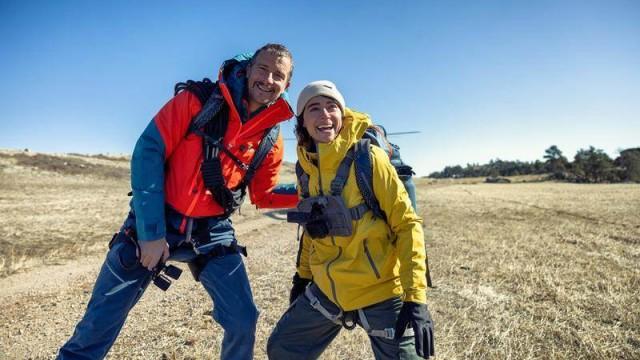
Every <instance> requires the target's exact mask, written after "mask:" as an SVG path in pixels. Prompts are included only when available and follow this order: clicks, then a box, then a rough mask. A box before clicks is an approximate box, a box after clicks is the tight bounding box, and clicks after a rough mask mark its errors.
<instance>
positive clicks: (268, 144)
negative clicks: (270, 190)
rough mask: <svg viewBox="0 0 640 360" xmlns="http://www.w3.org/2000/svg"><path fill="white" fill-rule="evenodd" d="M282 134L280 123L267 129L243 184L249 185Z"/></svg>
mask: <svg viewBox="0 0 640 360" xmlns="http://www.w3.org/2000/svg"><path fill="white" fill-rule="evenodd" d="M279 135H280V125H276V126H274V127H272V128H271V129H269V130H267V131H265V133H264V136H263V137H262V140H260V145H258V149H257V150H256V152H255V153H254V154H253V159H251V163H249V167H248V168H247V172H246V173H245V175H244V179H242V184H244V185H249V183H250V182H251V180H252V179H253V176H254V175H255V174H256V171H257V170H258V168H259V167H260V165H262V162H263V161H264V159H265V158H266V157H267V154H268V153H269V151H271V149H273V146H274V145H275V144H276V141H277V140H278V136H279Z"/></svg>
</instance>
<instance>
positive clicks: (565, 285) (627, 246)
mask: <svg viewBox="0 0 640 360" xmlns="http://www.w3.org/2000/svg"><path fill="white" fill-rule="evenodd" d="M285 178H286V179H288V180H291V179H292V174H291V170H290V168H288V169H287V173H286V174H285ZM478 182H480V181H476V182H474V181H465V183H461V182H456V181H437V182H433V181H427V180H426V179H419V180H418V181H417V183H418V194H419V207H420V212H421V215H422V216H423V217H424V219H425V229H426V236H427V246H428V254H429V256H430V265H431V268H432V274H433V279H434V284H435V288H433V289H430V292H429V307H430V309H431V312H432V315H433V317H434V319H435V325H436V345H437V347H436V352H437V358H438V359H640V217H639V216H638V215H639V213H640V185H624V184H623V185H576V184H564V183H552V182H535V183H512V184H482V183H478ZM128 191H129V184H128V163H127V161H126V159H117V158H116V159H109V158H106V157H101V156H94V157H86V156H81V155H65V156H44V155H34V154H25V153H20V152H9V151H2V152H0V214H1V215H0V289H1V291H0V301H1V303H2V305H3V306H2V311H1V312H0V325H1V326H0V358H1V359H26V358H33V359H48V358H53V357H54V356H55V353H56V349H57V348H58V347H59V346H60V345H61V344H62V343H63V342H64V341H65V340H66V339H67V338H68V337H69V336H70V335H71V333H72V331H73V326H74V325H75V323H76V322H77V321H78V319H79V317H80V316H81V315H82V313H83V311H84V308H85V306H86V304H87V301H88V298H89V294H90V292H91V287H92V285H93V281H94V279H95V276H96V274H97V271H98V268H99V266H100V264H101V261H102V257H103V255H104V252H105V250H106V245H107V242H108V240H109V239H110V238H111V235H112V234H113V232H115V231H116V230H117V229H118V227H119V225H120V222H121V221H122V220H123V219H124V216H125V215H126V211H127V209H128V201H129V198H128V197H127V196H126V193H127V192H128ZM281 216H282V215H281V214H280V213H269V212H267V213H264V212H263V213H260V212H258V211H256V210H255V209H253V208H252V207H251V206H250V205H245V206H244V207H243V209H242V214H241V215H236V216H235V217H236V218H235V224H236V225H237V235H238V238H239V240H240V241H241V242H242V243H244V244H245V245H247V246H248V247H249V257H248V258H247V259H246V264H247V267H248V271H249V276H250V278H251V281H252V287H253V290H254V295H255V300H256V302H257V304H258V306H259V307H260V309H261V317H260V320H259V323H258V334H257V339H258V341H257V343H256V349H255V355H256V358H257V359H264V358H266V355H265V348H266V340H267V337H268V335H269V333H270V331H271V329H272V328H273V326H274V324H275V322H276V321H277V320H278V318H279V316H280V315H281V314H282V313H283V312H284V310H285V308H286V306H287V298H288V291H289V286H290V279H291V276H292V275H293V272H294V262H295V253H296V248H297V243H296V235H295V234H296V229H295V227H294V226H292V225H289V224H287V223H286V222H284V221H282V220H280V219H279V218H281ZM183 268H184V267H183ZM211 306H212V304H211V302H210V300H209V298H208V297H207V296H206V294H205V292H204V290H203V289H202V288H201V286H200V284H198V283H196V282H194V281H193V280H192V279H191V278H190V275H189V274H188V272H185V273H184V274H183V277H182V278H181V279H180V280H178V281H177V282H175V283H174V285H173V286H172V287H171V288H170V289H169V290H168V291H167V292H166V293H163V292H162V291H160V290H159V289H157V288H155V287H151V288H149V290H148V291H147V292H146V294H145V295H144V297H143V298H142V300H141V301H140V303H139V304H138V306H137V307H136V308H135V309H134V310H133V311H132V312H131V314H130V317H129V320H128V322H127V324H126V325H125V327H124V329H123V331H122V333H121V335H120V337H119V339H118V341H117V342H116V344H115V345H114V347H113V348H112V350H111V352H110V353H109V358H111V359H205V358H217V354H218V353H219V344H220V340H221V337H222V332H221V330H220V328H219V327H218V326H217V324H215V323H214V322H212V320H211V317H210V312H211ZM371 358H372V353H371V351H370V349H369V344H368V340H367V338H366V335H365V334H364V332H363V331H362V330H359V329H357V330H354V331H351V332H349V331H342V333H341V334H340V336H339V337H338V338H337V339H336V341H335V342H334V343H333V344H332V345H331V346H330V348H329V349H328V350H327V351H326V352H325V354H324V355H323V359H371Z"/></svg>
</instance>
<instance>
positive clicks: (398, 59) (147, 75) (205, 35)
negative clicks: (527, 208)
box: [0, 0, 640, 175]
mask: <svg viewBox="0 0 640 360" xmlns="http://www.w3.org/2000/svg"><path fill="white" fill-rule="evenodd" d="M0 18H1V20H2V21H0V39H2V41H0V79H2V82H3V86H2V87H0V148H29V149H32V150H35V151H43V152H81V153H129V152H131V150H132V149H133V146H134V144H135V141H136V139H137V137H138V136H139V134H140V132H141V131H142V129H143V128H144V127H145V126H146V124H147V123H148V122H149V121H150V120H151V118H152V117H153V115H154V114H155V113H156V112H157V111H158V109H159V108H160V107H161V106H162V105H163V104H164V103H165V102H166V101H167V100H168V99H169V98H170V97H171V95H172V91H173V90H172V89H173V85H174V84H175V83H176V82H179V81H183V80H186V79H200V78H202V77H215V76H216V75H217V69H218V67H219V65H220V63H221V62H222V61H223V60H224V59H226V58H230V57H232V56H234V55H235V54H238V53H241V52H248V51H253V50H255V49H256V48H258V47H260V46H261V45H263V44H264V43H267V42H281V43H283V44H285V45H287V46H288V47H289V48H290V49H291V51H292V52H293V55H294V58H295V63H296V67H295V73H294V78H293V82H292V86H291V88H290V95H291V96H290V97H291V100H292V103H295V102H294V101H295V99H296V98H297V94H298V92H299V91H300V89H301V88H302V87H303V86H304V85H305V84H306V83H308V82H310V81H313V80H319V79H328V80H332V81H334V82H335V83H336V84H337V85H338V87H339V88H340V89H341V91H342V93H343V94H344V96H345V99H346V103H347V106H350V107H353V108H355V109H358V110H360V111H364V112H367V113H369V114H370V115H371V116H372V117H373V119H374V120H375V121H376V122H377V123H380V124H383V125H385V126H386V127H387V128H388V130H390V131H408V130H419V131H421V132H422V133H421V134H419V135H407V136H403V137H396V138H394V139H393V140H394V141H396V142H397V143H398V144H399V145H400V146H401V151H402V154H403V157H404V158H405V159H406V161H407V162H408V163H410V164H412V165H414V167H415V168H416V170H417V172H418V174H420V175H426V174H428V173H430V172H432V171H436V170H441V169H442V168H443V167H444V166H445V165H455V164H461V165H464V164H466V163H471V162H480V163H484V162H487V161H489V160H490V159H495V158H500V159H504V160H516V159H518V160H535V159H540V158H542V155H543V153H544V150H545V149H546V148H547V147H549V146H550V145H553V144H555V145H557V146H558V147H559V148H560V149H561V150H563V151H564V153H565V155H567V156H568V157H570V158H572V157H573V155H574V154H575V152H576V151H577V150H578V149H579V148H586V147H588V146H589V145H593V146H595V147H597V148H601V149H604V150H605V151H606V152H607V153H609V155H611V156H616V155H617V154H616V150H618V149H624V148H628V147H636V146H640V136H639V135H640V2H639V1H361V2H355V1H353V2H350V1H324V2H306V1H295V2H294V1H291V2H288V1H278V2H269V1H234V2H231V1H228V2H214V1H208V2H204V1H158V0H156V1H105V2H98V1H55V2H54V1H42V2H36V1H2V2H0ZM292 129H293V121H290V122H288V123H287V124H286V125H285V126H284V127H283V131H284V133H285V135H286V136H292ZM287 145H289V146H288V148H287V151H286V159H287V160H290V161H293V160H294V159H295V152H294V146H293V143H288V144H287Z"/></svg>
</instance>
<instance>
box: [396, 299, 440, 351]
mask: <svg viewBox="0 0 640 360" xmlns="http://www.w3.org/2000/svg"><path fill="white" fill-rule="evenodd" d="M409 325H410V326H411V327H412V328H413V333H414V336H415V341H416V344H415V345H416V353H417V354H418V356H420V357H422V358H424V359H428V358H429V356H435V343H434V337H433V320H431V314H430V313H429V309H427V305H426V304H418V303H414V302H409V301H407V302H405V303H403V304H402V309H400V314H399V315H398V321H397V322H396V341H398V340H400V338H401V337H402V335H403V334H404V332H405V330H406V329H407V326H409Z"/></svg>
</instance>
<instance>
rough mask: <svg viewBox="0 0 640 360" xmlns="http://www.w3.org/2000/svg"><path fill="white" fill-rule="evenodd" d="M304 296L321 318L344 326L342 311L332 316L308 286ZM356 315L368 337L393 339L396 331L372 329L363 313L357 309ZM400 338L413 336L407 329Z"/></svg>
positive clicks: (391, 329) (410, 329) (410, 330)
mask: <svg viewBox="0 0 640 360" xmlns="http://www.w3.org/2000/svg"><path fill="white" fill-rule="evenodd" d="M304 296H306V298H307V299H308V300H309V304H310V305H311V307H312V308H314V309H315V310H316V311H317V312H319V313H320V314H322V316H324V317H325V318H327V320H330V321H331V322H333V323H335V324H338V325H341V326H344V325H345V324H343V323H342V318H343V316H344V313H343V312H342V311H340V312H339V313H337V314H332V313H331V312H329V310H327V309H326V308H325V307H324V306H322V304H321V303H320V299H318V297H317V296H315V295H314V294H313V291H311V287H310V286H307V288H306V289H305V290H304ZM357 313H358V320H360V321H359V322H360V325H362V328H363V329H364V330H365V331H366V332H367V334H369V335H370V336H375V337H381V338H385V339H389V340H392V339H393V338H394V337H395V334H396V330H395V329H394V328H385V329H372V328H371V325H369V321H368V320H367V317H366V315H365V314H364V311H362V309H358V310H357ZM354 321H355V319H354ZM402 336H403V337H407V336H413V329H412V328H407V330H406V331H405V332H404V334H403V335H402Z"/></svg>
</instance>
